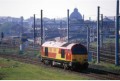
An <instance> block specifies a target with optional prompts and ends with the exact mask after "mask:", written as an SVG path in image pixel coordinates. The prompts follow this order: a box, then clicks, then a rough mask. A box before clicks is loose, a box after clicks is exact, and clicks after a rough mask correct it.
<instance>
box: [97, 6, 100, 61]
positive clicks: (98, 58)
mask: <svg viewBox="0 0 120 81" xmlns="http://www.w3.org/2000/svg"><path fill="white" fill-rule="evenodd" d="M99 17H100V7H99V6H98V8H97V63H100V35H99V34H100V32H99V30H100V18H99Z"/></svg>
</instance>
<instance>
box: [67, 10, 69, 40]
mask: <svg viewBox="0 0 120 81" xmlns="http://www.w3.org/2000/svg"><path fill="white" fill-rule="evenodd" d="M67 29H68V31H67V41H68V42H69V9H68V10H67Z"/></svg>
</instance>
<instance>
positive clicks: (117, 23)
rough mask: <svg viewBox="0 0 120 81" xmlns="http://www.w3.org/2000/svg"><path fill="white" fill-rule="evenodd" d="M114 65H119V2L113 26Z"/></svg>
mask: <svg viewBox="0 0 120 81" xmlns="http://www.w3.org/2000/svg"><path fill="white" fill-rule="evenodd" d="M115 65H116V66H118V65H119V0H117V6H116V25H115Z"/></svg>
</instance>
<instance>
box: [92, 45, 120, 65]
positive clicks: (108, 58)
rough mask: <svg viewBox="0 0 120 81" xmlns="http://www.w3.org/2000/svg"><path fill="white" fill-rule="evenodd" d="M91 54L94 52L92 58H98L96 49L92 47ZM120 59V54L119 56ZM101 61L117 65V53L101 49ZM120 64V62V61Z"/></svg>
mask: <svg viewBox="0 0 120 81" xmlns="http://www.w3.org/2000/svg"><path fill="white" fill-rule="evenodd" d="M90 52H92V53H93V54H92V57H93V58H96V57H97V51H96V49H95V48H92V47H90ZM119 58H120V54H119ZM100 60H101V61H104V62H107V63H112V64H114V63H115V52H114V51H111V50H106V49H101V50H100ZM119 62H120V60H119Z"/></svg>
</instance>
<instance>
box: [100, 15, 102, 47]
mask: <svg viewBox="0 0 120 81" xmlns="http://www.w3.org/2000/svg"><path fill="white" fill-rule="evenodd" d="M100 30H101V32H100V33H101V34H100V40H101V41H100V47H102V46H103V14H101V29H100Z"/></svg>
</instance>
